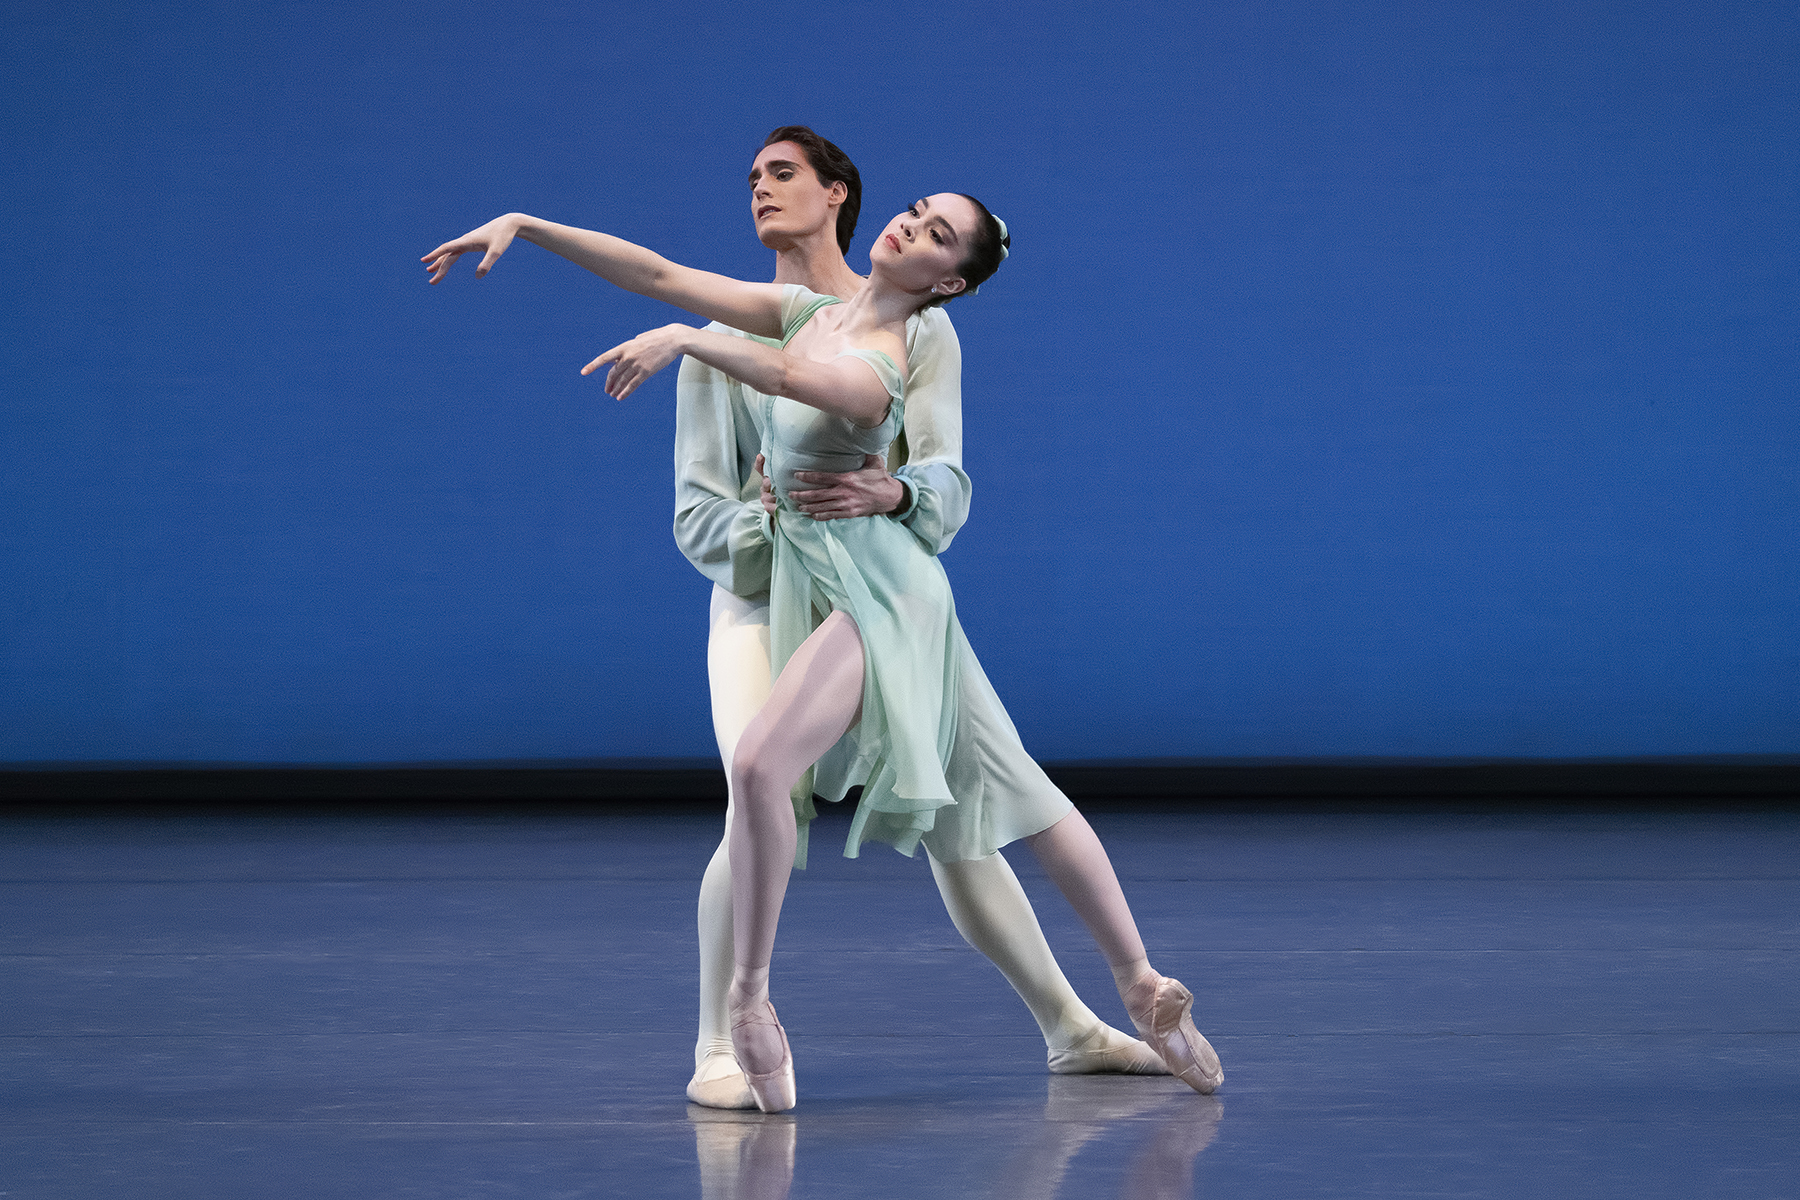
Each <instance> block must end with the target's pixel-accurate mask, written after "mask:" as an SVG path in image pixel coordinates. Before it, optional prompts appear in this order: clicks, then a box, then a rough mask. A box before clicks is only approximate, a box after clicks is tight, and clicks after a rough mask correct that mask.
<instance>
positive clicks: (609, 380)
mask: <svg viewBox="0 0 1800 1200" xmlns="http://www.w3.org/2000/svg"><path fill="white" fill-rule="evenodd" d="M633 340H635V339H633ZM630 345H631V342H621V343H619V344H618V345H617V346H614V347H613V348H612V349H611V350H608V351H607V352H606V353H605V354H602V355H601V356H600V357H599V358H596V359H595V360H594V361H593V362H591V363H589V364H588V365H587V366H585V367H583V368H581V373H582V374H583V375H592V374H593V373H594V372H595V371H598V370H599V369H600V368H601V367H603V366H606V365H607V364H609V363H610V364H612V369H611V370H610V371H608V372H607V373H606V383H605V388H606V394H607V395H609V396H611V397H612V398H613V399H615V400H623V399H624V398H625V397H627V396H629V395H631V393H632V392H633V391H635V390H636V389H637V385H638V384H640V383H642V382H643V380H644V376H643V375H641V374H639V373H637V372H636V371H634V370H633V369H632V367H631V365H630V364H629V363H626V362H624V361H623V359H624V357H625V349H626V347H628V346H630Z"/></svg>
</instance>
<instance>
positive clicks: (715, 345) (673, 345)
mask: <svg viewBox="0 0 1800 1200" xmlns="http://www.w3.org/2000/svg"><path fill="white" fill-rule="evenodd" d="M890 340H893V341H895V342H897V341H898V339H890ZM894 349H895V352H896V353H900V354H904V349H903V348H900V347H898V346H896V347H895V348H894ZM683 354H691V355H693V356H694V357H695V358H697V359H699V360H700V361H701V362H703V363H705V364H706V365H708V366H710V367H717V368H718V369H719V370H721V371H723V372H725V374H727V375H729V376H731V377H732V378H733V379H737V380H741V381H743V382H744V383H747V384H749V385H750V386H751V387H753V388H755V389H756V390H757V391H759V392H762V393H763V394H765V395H769V396H786V397H788V398H789V399H790V400H798V401H799V402H800V403H802V404H805V405H808V406H810V407H812V408H816V409H819V410H821V411H822V412H828V413H832V414H834V415H836V416H840V417H848V418H849V419H850V420H851V421H853V422H855V423H856V424H857V425H859V426H861V427H863V428H865V429H873V428H874V427H875V426H877V425H879V424H881V422H882V421H884V420H885V419H886V418H887V411H888V404H889V402H890V400H891V397H889V395H888V390H887V386H886V385H885V384H883V383H882V382H881V377H880V376H878V375H876V374H875V368H874V367H872V366H870V365H869V364H868V363H866V362H864V361H863V360H861V359H860V358H855V357H853V356H849V355H845V356H843V357H839V358H834V359H831V360H830V361H828V362H814V361H813V360H812V359H810V358H802V357H800V356H799V355H797V354H790V353H788V352H787V351H785V350H777V349H776V348H775V347H773V346H766V345H764V344H763V343H761V342H753V341H750V340H749V339H748V338H740V337H732V336H731V335H730V334H724V333H713V332H711V331H709V330H705V329H695V328H693V327H692V326H689V325H665V326H663V327H662V328H661V329H652V330H649V331H647V332H645V333H640V334H638V335H637V336H636V337H634V338H632V339H631V340H630V341H629V342H621V343H620V344H619V345H617V346H614V347H613V348H612V349H611V350H608V351H607V352H606V353H605V354H602V355H601V356H600V357H599V358H596V359H595V360H594V361H593V362H591V363H589V364H588V365H587V366H585V367H583V368H581V373H582V374H583V375H591V374H593V373H594V372H595V371H597V370H599V369H600V368H601V367H603V366H607V365H609V364H610V365H611V370H609V371H607V373H606V394H607V395H609V396H612V397H614V398H616V399H619V400H623V399H625V397H627V396H629V395H631V393H632V392H634V391H636V390H637V386H638V385H639V384H640V383H642V382H644V380H646V379H648V378H650V376H652V375H654V374H656V373H657V372H658V371H660V370H662V369H663V368H664V367H666V366H668V365H669V364H670V363H672V362H674V361H675V360H676V359H677V358H680V357H681V356H682V355H683ZM889 357H892V355H891V354H890V355H889ZM902 361H904V359H902ZM902 370H904V368H902Z"/></svg>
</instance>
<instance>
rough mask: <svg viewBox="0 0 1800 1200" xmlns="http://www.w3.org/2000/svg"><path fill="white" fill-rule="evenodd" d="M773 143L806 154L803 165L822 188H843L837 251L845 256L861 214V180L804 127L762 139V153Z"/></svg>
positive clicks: (835, 151) (836, 152)
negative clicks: (789, 146)
mask: <svg viewBox="0 0 1800 1200" xmlns="http://www.w3.org/2000/svg"><path fill="white" fill-rule="evenodd" d="M776 142H792V143H794V145H796V146H798V147H800V149H801V150H802V151H804V152H805V154H806V165H807V166H809V167H811V168H812V169H813V174H814V175H817V176H818V177H819V182H820V183H822V184H824V185H825V186H826V187H830V186H831V185H832V184H834V183H841V184H843V185H844V202H843V203H842V204H840V205H838V213H837V240H838V249H839V250H841V251H842V252H844V253H845V254H848V253H849V252H850V239H851V237H852V236H853V235H854V234H855V233H856V218H857V217H858V216H860V215H861V214H862V176H861V175H860V174H858V173H857V170H856V164H855V163H853V162H851V161H850V156H849V155H848V154H845V153H844V152H843V151H842V150H839V149H838V148H837V147H836V146H834V145H833V144H831V143H830V142H828V141H826V140H825V139H824V138H822V137H820V136H819V135H818V134H816V133H814V132H813V131H812V130H811V129H808V128H807V127H806V126H804V125H783V126H782V127H781V128H780V129H777V130H776V131H775V132H774V133H771V134H770V135H769V136H768V137H766V138H764V139H763V149H765V150H766V149H768V148H769V147H770V146H773V145H774V144H775V143H776Z"/></svg>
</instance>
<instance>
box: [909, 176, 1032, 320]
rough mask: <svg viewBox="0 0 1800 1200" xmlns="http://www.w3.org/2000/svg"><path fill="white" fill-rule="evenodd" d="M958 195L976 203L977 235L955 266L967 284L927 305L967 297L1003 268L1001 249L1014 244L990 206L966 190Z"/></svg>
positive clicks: (970, 240)
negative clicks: (959, 263) (1002, 230)
mask: <svg viewBox="0 0 1800 1200" xmlns="http://www.w3.org/2000/svg"><path fill="white" fill-rule="evenodd" d="M956 194H957V195H958V196H961V197H962V198H963V199H964V200H967V201H968V202H969V203H970V204H973V205H974V206H975V236H974V237H972V238H970V239H969V252H968V253H967V254H965V255H963V260H962V263H961V265H959V266H958V267H957V268H956V273H957V274H958V275H960V276H962V281H963V283H964V284H966V285H967V286H966V287H964V288H963V290H962V291H960V292H957V293H956V294H955V295H951V296H937V297H935V298H933V299H931V300H928V301H926V303H925V307H926V308H931V307H933V306H935V305H939V304H948V303H950V302H951V301H952V300H954V299H956V297H957V296H966V295H968V294H969V293H970V292H972V291H974V290H975V289H976V288H978V287H980V286H981V285H982V284H984V283H986V282H987V281H988V280H989V279H990V278H991V277H992V276H993V274H994V272H995V271H998V270H999V269H1000V257H1001V255H1000V251H1001V249H1002V248H1010V247H1011V246H1012V237H1011V236H1010V235H1008V234H1004V233H1001V232H1000V222H999V221H998V220H996V219H995V217H994V214H993V213H991V212H989V211H988V210H987V205H985V204H983V203H982V202H981V201H979V200H977V199H976V198H975V197H973V196H971V195H969V194H968V193H967V192H957V193H956Z"/></svg>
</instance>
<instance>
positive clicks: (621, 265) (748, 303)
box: [419, 213, 781, 337]
mask: <svg viewBox="0 0 1800 1200" xmlns="http://www.w3.org/2000/svg"><path fill="white" fill-rule="evenodd" d="M514 238H524V239H525V240H526V241H528V242H531V243H532V244H533V245H537V246H542V247H543V248H544V249H546V250H549V251H550V252H551V253H553V254H559V255H561V256H562V257H563V258H566V259H568V260H569V261H570V262H572V263H574V264H575V265H576V266H579V267H585V268H587V269H588V270H590V271H592V272H593V273H594V274H596V275H598V276H600V278H602V279H604V280H606V281H607V282H608V283H612V284H616V285H617V286H619V287H622V288H624V289H625V290H626V291H628V292H636V293H637V294H638V295H640V296H649V297H651V298H652V299H655V300H661V301H664V302H665V303H668V304H673V305H674V306H675V307H676V308H680V309H685V310H686V311H688V312H691V313H693V314H694V315H695V316H698V317H705V318H707V319H708V320H712V321H719V322H722V323H724V324H726V325H729V326H731V327H732V328H733V329H742V330H743V331H744V332H745V333H756V334H761V335H762V336H764V337H780V336H781V288H780V287H779V286H778V285H776V284H773V283H750V282H747V281H745V280H742V279H732V278H730V277H729V276H726V275H716V274H714V273H713V272H711V271H700V270H696V269H695V268H693V267H684V266H682V265H681V264H680V263H675V262H670V261H669V260H668V259H666V258H664V257H663V256H662V255H660V254H658V253H656V252H655V251H654V250H646V249H645V248H644V247H642V246H639V245H637V244H636V243H634V242H628V241H626V240H625V239H624V238H617V237H614V236H612V235H611V234H610V233H599V232H596V231H595V230H592V229H578V228H576V227H575V226H573V225H558V224H557V223H556V222H554V221H544V220H540V219H538V218H537V217H532V216H527V215H526V214H524V213H507V214H506V215H505V216H503V217H495V218H494V219H493V220H492V221H489V222H488V223H487V224H486V225H482V226H480V227H479V228H476V229H471V230H470V231H469V232H467V233H465V234H463V235H462V236H461V237H459V238H455V239H452V240H451V241H448V242H445V243H444V244H443V245H441V246H439V247H438V248H437V249H436V250H433V251H432V252H431V253H430V254H426V255H423V256H421V258H420V259H419V261H420V262H422V263H424V264H425V268H426V270H428V271H430V272H431V278H430V279H429V280H427V282H428V283H434V284H435V283H437V282H438V281H439V280H441V279H443V278H444V276H445V274H447V273H448V272H449V270H450V268H451V266H452V265H454V264H455V262H456V260H457V259H459V258H461V257H462V256H463V255H465V254H469V253H472V252H473V251H476V250H480V251H481V252H482V255H481V262H480V264H479V265H478V266H477V267H476V268H475V274H476V276H477V277H480V276H483V275H486V274H487V273H488V272H489V271H490V270H492V269H493V266H494V264H495V263H496V262H498V261H499V260H500V256H501V255H502V254H505V253H506V250H507V247H509V246H511V245H512V243H513V239H514Z"/></svg>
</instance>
